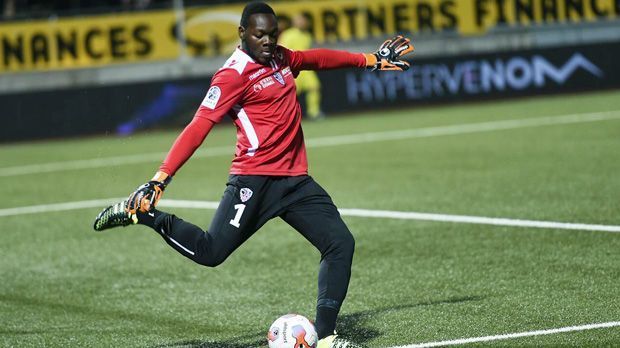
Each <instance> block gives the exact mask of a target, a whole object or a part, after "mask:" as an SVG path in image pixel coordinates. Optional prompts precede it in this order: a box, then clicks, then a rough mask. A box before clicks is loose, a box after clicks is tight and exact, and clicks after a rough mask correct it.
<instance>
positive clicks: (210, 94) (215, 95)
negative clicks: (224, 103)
mask: <svg viewBox="0 0 620 348" xmlns="http://www.w3.org/2000/svg"><path fill="white" fill-rule="evenodd" d="M221 95H222V91H221V90H220V88H219V87H218V86H213V87H211V88H209V91H207V96H206V97H205V99H204V100H203V101H202V105H203V106H204V107H207V108H209V109H211V110H213V109H215V106H216V105H217V102H218V101H219V100H220V96H221Z"/></svg>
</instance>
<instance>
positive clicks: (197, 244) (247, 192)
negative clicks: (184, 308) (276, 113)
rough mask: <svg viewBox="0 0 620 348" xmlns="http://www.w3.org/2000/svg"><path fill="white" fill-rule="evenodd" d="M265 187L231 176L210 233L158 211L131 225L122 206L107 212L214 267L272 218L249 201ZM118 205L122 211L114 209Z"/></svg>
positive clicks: (258, 180)
mask: <svg viewBox="0 0 620 348" xmlns="http://www.w3.org/2000/svg"><path fill="white" fill-rule="evenodd" d="M264 185H265V180H264V178H261V177H250V178H244V179H243V182H241V179H240V178H239V177H238V176H231V178H230V180H229V182H228V184H227V187H226V190H225V191H224V195H223V197H222V199H221V201H220V205H219V207H218V209H217V211H216V213H215V215H214V217H213V220H212V221H211V225H210V227H209V230H208V232H206V231H203V230H202V229H201V228H200V227H198V226H196V225H194V224H191V223H189V222H186V221H184V220H182V219H180V218H178V217H177V216H175V215H173V214H169V213H166V212H164V211H161V210H158V209H154V210H153V211H151V212H149V213H140V212H138V213H137V214H136V217H137V220H136V221H132V220H130V219H129V215H128V214H127V213H125V214H123V213H122V212H124V210H123V207H124V204H122V202H121V203H119V204H116V205H114V206H112V207H109V208H107V209H106V210H104V212H106V211H112V212H116V211H119V213H115V214H116V215H113V216H120V217H121V218H122V219H121V220H122V221H121V222H123V221H125V220H126V222H127V223H122V224H121V223H119V224H117V225H116V226H121V225H129V224H133V223H135V222H137V223H138V224H142V225H145V226H148V227H151V228H152V229H154V230H155V231H156V232H157V233H159V234H160V235H161V236H162V237H163V238H164V240H165V241H166V242H167V243H168V244H169V245H170V246H171V247H173V248H174V249H175V250H177V251H178V252H179V253H181V254H182V255H184V256H186V257H187V258H189V259H191V260H193V261H195V262H197V263H199V264H202V265H205V266H211V267H215V266H217V265H219V264H220V263H222V262H223V261H224V260H225V259H226V258H227V257H228V256H229V255H230V254H231V253H232V252H233V251H235V250H236V249H237V248H238V247H239V246H240V245H241V244H243V242H245V241H246V240H247V239H248V238H249V237H250V236H252V235H253V234H254V232H256V230H258V228H260V226H262V225H263V224H264V223H265V222H266V221H267V220H268V219H269V218H270V217H269V216H268V215H267V214H264V212H263V211H261V204H260V200H259V199H258V198H254V199H250V198H252V197H251V196H252V195H251V192H258V191H263V190H264V189H265V188H264V187H263V186H264ZM260 196H261V195H258V197H260ZM117 205H118V206H119V207H120V208H119V209H114V207H115V206H117ZM104 212H102V214H104ZM102 214H100V215H102ZM97 220H100V218H99V217H98V218H97ZM119 221H120V220H119ZM96 224H97V223H96ZM96 226H97V225H96ZM96 229H97V228H96Z"/></svg>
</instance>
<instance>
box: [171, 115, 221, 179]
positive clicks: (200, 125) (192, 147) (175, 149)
mask: <svg viewBox="0 0 620 348" xmlns="http://www.w3.org/2000/svg"><path fill="white" fill-rule="evenodd" d="M214 125H215V123H213V121H211V120H208V119H206V118H199V117H194V119H192V122H190V123H189V124H188V125H187V126H186V127H185V129H183V132H181V134H179V136H178V137H177V139H176V140H175V141H174V144H172V147H171V148H170V151H168V155H166V158H165V159H164V161H163V162H162V164H161V166H160V167H159V171H161V172H164V173H166V174H168V175H169V176H173V175H174V174H175V173H176V172H177V170H179V168H181V167H182V166H183V164H185V162H186V161H187V160H188V159H189V158H190V157H191V156H192V155H193V154H194V152H195V151H196V149H198V147H200V145H201V144H202V142H203V141H204V140H205V138H206V137H207V135H208V134H209V132H210V131H211V129H212V128H213V126H214Z"/></svg>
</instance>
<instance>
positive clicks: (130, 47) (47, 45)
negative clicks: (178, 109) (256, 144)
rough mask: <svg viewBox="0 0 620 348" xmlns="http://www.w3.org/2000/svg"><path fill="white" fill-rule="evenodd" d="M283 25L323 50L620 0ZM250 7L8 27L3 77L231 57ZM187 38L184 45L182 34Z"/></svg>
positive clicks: (454, 7) (404, 12) (495, 0)
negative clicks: (297, 28) (306, 29)
mask: <svg viewBox="0 0 620 348" xmlns="http://www.w3.org/2000/svg"><path fill="white" fill-rule="evenodd" d="M272 5H273V8H274V10H275V11H276V13H277V14H278V16H279V17H280V19H281V22H282V23H285V22H286V21H287V20H290V19H291V18H292V17H293V16H295V15H297V14H299V13H304V14H306V15H307V16H308V17H309V18H310V19H311V23H312V33H313V35H314V38H315V40H316V42H317V43H318V44H321V43H325V42H338V41H340V40H343V41H346V40H353V39H366V38H369V37H383V36H386V35H391V34H394V33H411V34H412V35H413V37H414V39H415V35H416V34H417V33H439V32H454V33H457V34H460V35H481V34H485V33H487V32H488V31H490V30H493V29H495V28H498V27H517V28H518V27H529V26H533V25H536V26H539V25H545V24H555V23H566V24H570V23H582V22H590V21H601V20H609V19H615V18H618V17H619V16H620V0H383V1H376V0H341V1H335V0H317V1H296V2H284V1H281V2H274V3H273V4H272ZM242 9H243V5H223V6H208V7H207V6H205V7H195V8H188V9H186V11H185V13H184V14H183V15H182V16H180V15H178V14H177V13H175V12H174V11H173V10H163V11H153V12H142V13H126V14H116V15H102V16H93V17H87V18H81V19H58V20H51V21H31V22H16V23H4V24H0V59H1V61H0V72H16V71H33V70H50V69H67V68H81V67H95V66H102V65H108V64H115V63H132V62H151V61H157V60H172V59H177V58H178V57H179V56H180V55H181V54H182V47H184V45H182V44H181V43H180V42H181V41H184V42H185V44H186V45H185V47H186V50H187V54H189V55H192V56H207V57H208V56H214V55H219V54H227V53H228V52H230V51H231V50H232V49H233V48H234V46H236V45H237V44H238V41H239V39H238V35H237V27H238V25H239V19H240V17H241V11H242ZM181 32H183V33H184V40H180V39H179V35H178V33H181Z"/></svg>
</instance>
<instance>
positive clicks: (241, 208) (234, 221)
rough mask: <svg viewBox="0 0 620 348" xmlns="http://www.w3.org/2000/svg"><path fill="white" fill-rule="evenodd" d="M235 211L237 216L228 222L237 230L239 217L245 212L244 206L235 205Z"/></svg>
mask: <svg viewBox="0 0 620 348" xmlns="http://www.w3.org/2000/svg"><path fill="white" fill-rule="evenodd" d="M235 210H237V214H235V218H234V219H232V220H230V224H231V225H233V226H235V227H236V228H239V226H240V225H239V221H240V220H241V215H243V211H244V210H245V204H235Z"/></svg>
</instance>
